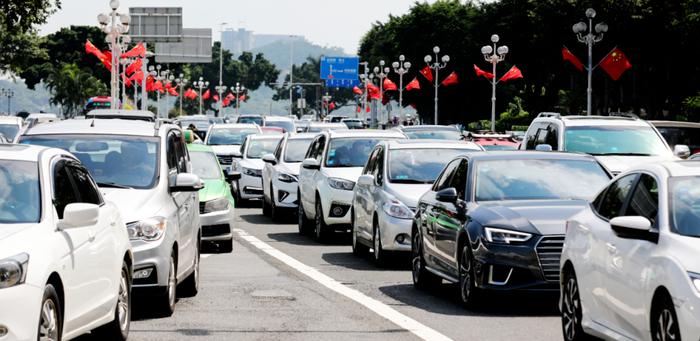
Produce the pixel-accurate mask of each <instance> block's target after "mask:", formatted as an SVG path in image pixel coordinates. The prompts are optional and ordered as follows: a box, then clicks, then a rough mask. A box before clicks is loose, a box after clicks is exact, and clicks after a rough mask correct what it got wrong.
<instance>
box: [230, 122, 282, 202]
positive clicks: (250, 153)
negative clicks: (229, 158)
mask: <svg viewBox="0 0 700 341" xmlns="http://www.w3.org/2000/svg"><path fill="white" fill-rule="evenodd" d="M281 139H282V135H277V134H269V135H268V134H255V135H248V136H246V138H245V140H244V142H243V145H242V146H241V148H240V151H238V152H234V153H233V157H234V159H233V164H232V165H231V170H232V173H231V174H232V175H233V176H238V174H240V179H238V180H237V181H234V182H233V183H232V187H233V197H234V200H235V203H236V205H239V204H241V203H242V201H243V200H249V199H260V198H262V194H263V185H262V171H263V166H264V162H263V160H262V158H263V155H266V154H270V153H272V152H273V151H274V150H275V148H277V145H278V144H279V143H280V140H281Z"/></svg>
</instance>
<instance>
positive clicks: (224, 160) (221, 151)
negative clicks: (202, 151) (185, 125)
mask: <svg viewBox="0 0 700 341" xmlns="http://www.w3.org/2000/svg"><path fill="white" fill-rule="evenodd" d="M261 133H262V130H261V129H260V127H259V126H258V125H257V124H253V123H232V124H214V125H211V126H210V127H209V130H208V131H207V137H206V138H205V139H204V144H207V145H209V146H211V149H213V150H214V153H215V154H216V157H217V158H218V159H219V164H220V165H221V167H222V168H224V170H226V169H228V168H229V167H231V164H232V163H233V155H234V154H236V153H239V152H240V150H241V145H242V144H243V141H245V138H246V136H248V135H251V134H261Z"/></svg>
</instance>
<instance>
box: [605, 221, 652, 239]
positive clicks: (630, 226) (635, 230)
mask: <svg viewBox="0 0 700 341" xmlns="http://www.w3.org/2000/svg"><path fill="white" fill-rule="evenodd" d="M610 227H611V228H612V230H613V231H614V232H615V234H616V235H617V236H618V237H620V238H625V239H641V240H648V241H650V242H654V243H655V242H657V241H658V240H659V233H658V232H657V231H653V230H652V229H651V221H649V219H647V218H645V217H641V216H625V217H615V218H612V219H611V220H610Z"/></svg>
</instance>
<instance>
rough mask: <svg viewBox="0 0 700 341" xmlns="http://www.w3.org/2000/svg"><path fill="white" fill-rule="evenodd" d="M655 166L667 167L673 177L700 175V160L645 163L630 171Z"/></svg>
mask: <svg viewBox="0 0 700 341" xmlns="http://www.w3.org/2000/svg"><path fill="white" fill-rule="evenodd" d="M654 166H657V167H658V166H661V167H663V168H665V169H666V171H667V172H668V174H669V175H670V176H672V177H677V176H678V177H680V176H700V161H694V160H678V161H664V162H659V163H656V164H645V165H641V166H640V167H635V168H633V169H630V170H629V171H632V172H633V171H636V170H647V169H652V168H653V167H654Z"/></svg>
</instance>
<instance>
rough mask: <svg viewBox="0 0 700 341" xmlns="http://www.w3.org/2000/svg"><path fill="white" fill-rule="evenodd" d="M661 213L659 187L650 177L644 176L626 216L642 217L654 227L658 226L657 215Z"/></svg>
mask: <svg viewBox="0 0 700 341" xmlns="http://www.w3.org/2000/svg"><path fill="white" fill-rule="evenodd" d="M658 212H659V186H658V185H657V183H656V180H654V178H653V177H652V176H650V175H647V174H642V175H641V176H640V178H639V182H638V183H637V187H636V188H635V189H634V193H633V194H632V197H631V198H630V203H629V206H628V207H627V210H626V211H625V215H626V216H642V217H645V218H647V219H649V221H651V223H652V225H655V224H656V214H657V213H658Z"/></svg>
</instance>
